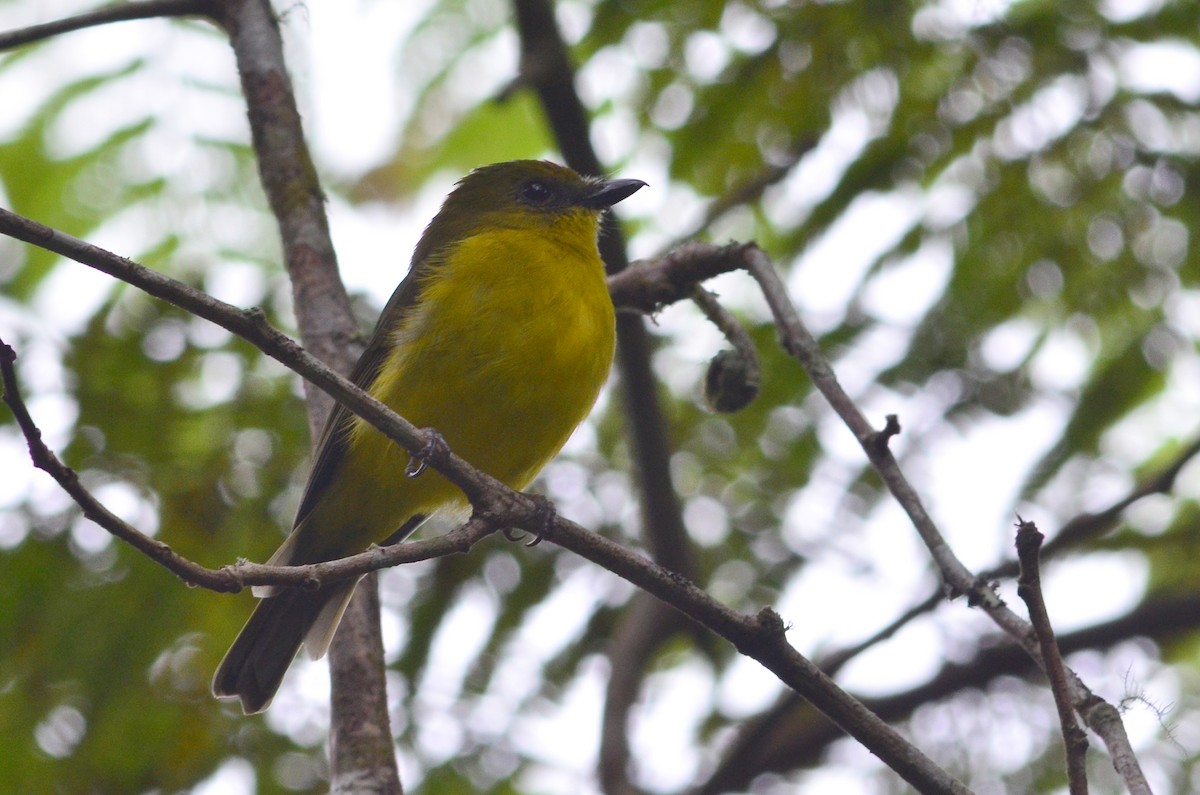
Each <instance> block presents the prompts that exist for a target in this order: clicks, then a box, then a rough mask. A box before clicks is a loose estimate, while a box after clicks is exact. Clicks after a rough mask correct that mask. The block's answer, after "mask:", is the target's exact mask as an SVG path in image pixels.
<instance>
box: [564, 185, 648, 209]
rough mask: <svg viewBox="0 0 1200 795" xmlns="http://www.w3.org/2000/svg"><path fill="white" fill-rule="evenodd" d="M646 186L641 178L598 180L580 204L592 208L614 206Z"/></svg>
mask: <svg viewBox="0 0 1200 795" xmlns="http://www.w3.org/2000/svg"><path fill="white" fill-rule="evenodd" d="M644 187H646V183H645V182H642V181H641V180H640V179H611V180H608V181H607V182H597V183H596V184H595V185H593V186H592V188H591V190H589V191H588V192H587V194H586V195H584V197H583V199H581V200H580V202H579V204H580V206H582V207H588V208H590V209H592V210H603V209H604V208H605V207H612V206H613V205H614V204H616V203H617V202H619V201H621V200H622V199H628V198H629V197H630V196H632V195H633V194H634V193H636V192H637V191H639V190H641V189H642V188H644Z"/></svg>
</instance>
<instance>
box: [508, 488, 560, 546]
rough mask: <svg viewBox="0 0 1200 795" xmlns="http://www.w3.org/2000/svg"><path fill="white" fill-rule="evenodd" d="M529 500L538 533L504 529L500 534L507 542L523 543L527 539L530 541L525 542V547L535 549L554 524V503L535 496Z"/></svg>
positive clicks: (513, 528)
mask: <svg viewBox="0 0 1200 795" xmlns="http://www.w3.org/2000/svg"><path fill="white" fill-rule="evenodd" d="M529 498H530V499H532V500H533V511H534V524H536V525H537V526H538V532H536V533H527V532H525V531H524V530H520V529H518V528H516V527H506V528H504V529H503V530H501V531H500V532H501V534H503V536H504V537H505V538H507V539H508V540H509V541H524V540H525V539H526V538H529V539H530V540H529V541H528V542H526V544H525V546H527V547H536V546H537V545H538V544H540V543H542V540H543V539H544V538H545V537H546V536H547V535H549V534H550V530H551V529H552V528H551V526H552V525H553V524H554V503H552V502H550V500H548V499H546V498H545V497H542V496H539V495H537V494H531V495H529Z"/></svg>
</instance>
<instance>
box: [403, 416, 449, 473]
mask: <svg viewBox="0 0 1200 795" xmlns="http://www.w3.org/2000/svg"><path fill="white" fill-rule="evenodd" d="M421 437H422V438H423V440H424V441H422V442H421V449H420V450H418V451H417V452H416V454H414V455H410V456H409V459H408V466H406V467H405V468H404V474H405V475H407V476H408V477H410V478H415V477H418V476H419V475H420V474H421V473H422V472H424V471H425V470H426V469H428V468H429V462H430V461H438V460H441V459H444V458H445V457H446V456H448V455H450V445H448V444H446V437H444V436H442V435H441V434H440V433H438V431H437V429H436V428H421Z"/></svg>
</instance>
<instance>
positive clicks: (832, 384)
mask: <svg viewBox="0 0 1200 795" xmlns="http://www.w3.org/2000/svg"><path fill="white" fill-rule="evenodd" d="M746 254H747V256H746V267H747V269H748V270H749V271H750V273H751V275H752V276H754V278H755V279H756V280H757V281H758V283H759V284H760V286H761V287H762V291H763V295H764V296H765V297H766V299H767V304H768V305H769V306H770V307H771V312H772V314H773V315H774V317H775V322H776V325H777V327H778V328H779V330H780V334H781V336H782V343H783V346H784V348H785V349H786V350H787V351H788V353H789V354H791V355H792V356H793V357H794V358H795V359H796V360H798V361H799V362H800V364H801V366H803V367H804V370H805V372H807V373H808V376H809V378H811V379H812V382H813V385H814V386H815V387H816V388H817V389H818V391H820V392H821V394H822V395H823V396H824V397H825V399H826V401H828V402H829V404H830V406H832V407H833V410H834V411H835V412H837V414H838V416H839V417H841V418H842V421H843V422H844V423H845V424H846V426H847V427H848V428H850V431H851V432H852V433H853V434H854V436H855V438H856V439H857V440H858V443H859V445H860V446H861V447H862V448H863V452H865V453H866V454H867V458H868V459H869V460H870V462H871V465H872V466H873V467H874V468H875V471H876V472H877V473H878V474H879V476H880V477H881V478H882V479H883V482H884V484H885V485H886V486H887V488H888V491H890V492H891V494H892V496H893V497H894V498H895V500H896V502H898V503H899V504H900V506H901V508H903V509H904V511H905V513H907V514H908V517H909V520H910V521H911V522H912V525H913V527H914V528H915V529H916V531H917V534H918V535H919V536H920V537H921V540H922V542H924V544H925V547H926V549H927V550H928V551H929V554H930V556H931V557H932V558H933V561H934V563H935V564H936V565H937V567H938V569H939V571H940V572H941V574H942V578H943V579H944V580H945V581H946V583H947V584H948V585H949V586H950V587H951V588H952V589H953V590H954V591H955V592H957V593H961V594H966V595H967V597H968V603H969V604H971V605H972V606H978V607H982V608H983V609H984V611H985V612H986V613H987V614H988V616H989V617H990V618H991V619H992V621H994V622H995V623H996V625H997V626H999V627H1000V628H1001V629H1003V630H1004V631H1005V632H1006V633H1008V634H1009V635H1010V636H1011V637H1013V638H1014V639H1015V640H1016V641H1017V642H1018V643H1020V644H1021V645H1022V646H1023V647H1024V648H1025V650H1026V652H1027V653H1028V654H1029V655H1030V656H1031V657H1032V658H1033V659H1034V660H1035V661H1036V662H1037V663H1038V664H1039V665H1041V666H1044V665H1045V663H1044V661H1043V660H1042V657H1041V650H1040V648H1039V647H1038V643H1037V640H1036V639H1035V637H1034V635H1033V632H1032V631H1031V630H1030V626H1029V623H1028V622H1027V621H1025V620H1024V619H1022V618H1021V617H1020V616H1018V615H1017V614H1016V613H1014V612H1013V611H1012V610H1010V609H1008V607H1007V606H1005V604H1004V602H1003V601H1002V600H1001V599H1000V598H999V597H998V596H997V595H996V593H995V592H994V591H993V590H992V588H991V587H990V586H989V585H988V583H987V581H986V580H983V579H981V578H979V577H977V576H975V575H973V574H971V572H970V571H969V570H968V569H967V567H966V566H964V565H963V564H962V562H961V561H960V560H959V559H958V557H957V556H956V555H955V554H954V551H953V550H952V549H951V548H950V545H949V544H947V543H946V540H945V538H944V537H943V536H942V534H941V531H940V530H938V528H937V526H936V525H935V524H934V522H933V519H932V518H931V517H930V516H929V514H928V512H927V511H926V510H925V506H924V505H923V504H922V502H921V498H920V497H919V496H918V494H917V492H916V489H914V488H913V487H912V484H910V483H909V482H908V478H906V477H905V476H904V473H903V472H902V471H901V470H900V467H899V465H898V464H897V463H896V459H895V457H894V456H893V455H892V453H891V450H890V448H889V447H888V446H887V445H885V444H879V440H880V438H881V436H880V434H879V433H878V432H876V431H875V430H874V429H873V428H872V427H871V425H870V424H869V423H868V422H867V420H866V418H865V417H863V415H862V413H861V412H860V411H859V410H858V407H857V406H856V405H855V404H854V402H853V401H852V400H851V399H850V396H849V395H847V394H846V392H845V390H843V389H842V387H841V385H840V384H839V383H838V380H837V376H836V375H835V374H834V372H833V368H832V367H830V365H829V362H828V360H826V359H825V357H824V355H823V354H822V353H821V349H820V346H819V345H818V344H817V341H816V339H815V338H814V337H813V336H812V334H811V333H810V332H809V331H808V329H807V328H806V327H805V326H804V323H803V322H802V321H801V320H800V316H799V315H798V314H797V313H796V310H795V308H794V307H793V306H792V304H791V301H790V300H789V298H788V296H787V290H786V288H785V287H784V285H783V282H782V281H780V279H779V275H778V274H777V273H776V272H775V269H774V266H773V265H772V264H771V261H770V259H769V258H768V257H767V255H766V254H765V253H763V252H762V250H761V249H758V248H757V247H755V248H747V250H746ZM890 426H891V423H890V422H889V428H890ZM1069 683H1070V690H1071V702H1072V704H1073V705H1074V708H1075V710H1076V711H1078V712H1079V714H1080V715H1081V716H1082V717H1083V719H1084V722H1085V723H1086V724H1087V725H1088V727H1089V728H1091V729H1092V730H1093V731H1095V732H1097V733H1098V734H1099V735H1100V737H1101V738H1102V739H1103V740H1104V742H1105V745H1106V746H1108V748H1109V751H1110V753H1111V754H1112V756H1113V758H1114V760H1116V759H1118V758H1124V757H1125V756H1127V755H1129V754H1128V751H1127V749H1129V748H1131V746H1130V744H1129V738H1128V736H1127V735H1126V733H1125V727H1124V725H1123V724H1121V722H1120V721H1119V720H1117V721H1113V720H1111V718H1110V715H1109V713H1108V712H1107V711H1105V710H1103V709H1099V710H1098V707H1108V708H1109V709H1111V708H1112V707H1111V705H1109V704H1107V703H1106V702H1104V701H1103V699H1100V698H1099V697H1098V696H1096V695H1095V694H1094V693H1092V692H1091V691H1090V690H1089V689H1088V688H1087V687H1086V686H1084V684H1083V682H1082V681H1080V680H1079V678H1078V677H1077V676H1075V675H1074V673H1073V672H1072V673H1071V674H1070V676H1069ZM1135 761H1136V760H1135ZM1118 772H1119V773H1121V774H1122V775H1127V776H1130V777H1129V778H1126V779H1125V783H1126V786H1128V787H1129V789H1130V791H1131V792H1143V791H1144V792H1148V791H1149V787H1148V785H1147V784H1146V780H1145V777H1144V776H1143V775H1142V772H1141V770H1140V768H1137V766H1136V764H1134V765H1126V766H1125V767H1124V769H1120V768H1119V769H1118Z"/></svg>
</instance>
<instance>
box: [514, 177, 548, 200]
mask: <svg viewBox="0 0 1200 795" xmlns="http://www.w3.org/2000/svg"><path fill="white" fill-rule="evenodd" d="M553 196H554V194H553V192H552V191H551V190H550V186H549V185H547V184H546V183H545V182H541V181H539V180H536V179H535V180H530V181H529V182H526V183H525V184H524V185H522V186H521V199H522V200H523V201H525V202H526V203H528V204H535V205H536V204H546V203H548V202H549V201H550V199H551V198H552V197H553Z"/></svg>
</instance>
